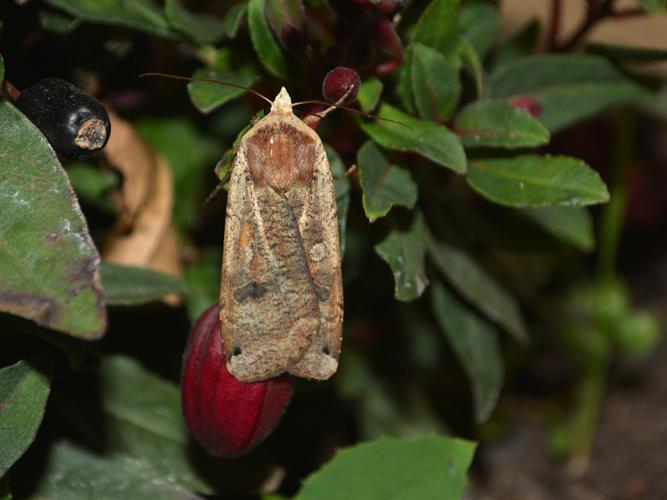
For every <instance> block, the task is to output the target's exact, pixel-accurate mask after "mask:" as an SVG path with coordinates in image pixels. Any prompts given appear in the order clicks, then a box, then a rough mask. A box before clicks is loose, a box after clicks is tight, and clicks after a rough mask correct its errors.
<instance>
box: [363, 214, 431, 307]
mask: <svg viewBox="0 0 667 500" xmlns="http://www.w3.org/2000/svg"><path fill="white" fill-rule="evenodd" d="M428 240H429V234H428V228H427V227H426V223H425V222H424V216H423V215H422V214H421V213H420V212H417V213H416V215H415V217H414V219H413V221H412V225H411V226H410V227H409V228H408V229H407V230H404V231H401V230H396V229H395V230H393V231H391V232H390V233H389V235H388V236H387V237H386V238H385V239H384V240H382V241H381V242H380V243H378V244H377V245H375V252H376V253H377V254H378V255H379V256H380V257H381V258H382V260H384V261H385V262H386V263H387V264H388V265H389V267H390V268H391V271H392V273H393V274H394V297H396V299H397V300H400V301H403V302H410V301H411V300H415V299H418V298H419V297H421V295H422V293H424V290H425V289H426V286H427V285H428V278H427V277H426V271H425V269H424V256H425V254H426V246H427V245H428Z"/></svg>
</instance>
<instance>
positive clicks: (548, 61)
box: [488, 54, 647, 132]
mask: <svg viewBox="0 0 667 500" xmlns="http://www.w3.org/2000/svg"><path fill="white" fill-rule="evenodd" d="M488 85H489V88H490V92H491V94H492V97H498V98H507V97H512V96H517V95H530V96H531V97H533V98H534V99H535V100H537V102H538V103H539V104H540V106H541V107H542V114H541V116H540V120H541V121H542V123H544V125H545V126H546V127H547V128H548V129H549V130H551V131H552V132H554V131H556V130H560V129H562V128H564V127H566V126H568V125H571V124H572V123H575V122H577V121H579V120H582V119H584V118H588V117H590V116H593V115H595V114H596V113H599V112H601V111H604V110H605V109H607V108H609V107H612V106H615V105H619V104H623V103H628V102H632V101H636V100H638V99H640V98H642V97H644V96H646V95H647V91H646V90H645V89H644V88H642V87H641V86H640V85H638V84H637V83H635V82H634V81H632V80H630V79H628V77H626V76H625V75H624V74H623V73H622V72H621V71H620V70H618V69H617V68H616V67H615V66H614V65H613V64H611V63H610V62H609V61H608V60H606V59H604V58H602V57H598V56H594V55H577V54H547V55H540V56H531V57H524V58H522V59H516V60H514V61H512V62H510V63H508V64H505V65H503V66H500V67H498V68H497V69H496V70H495V71H494V72H493V73H492V74H491V76H490V77H489V79H488Z"/></svg>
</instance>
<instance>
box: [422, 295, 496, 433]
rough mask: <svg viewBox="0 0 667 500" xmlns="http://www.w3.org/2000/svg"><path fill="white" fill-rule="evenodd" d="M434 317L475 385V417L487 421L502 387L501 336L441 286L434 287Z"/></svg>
mask: <svg viewBox="0 0 667 500" xmlns="http://www.w3.org/2000/svg"><path fill="white" fill-rule="evenodd" d="M431 301H432V304H433V311H434V313H435V317H436V319H437V321H438V324H439V325H440V328H441V329H442V331H443V333H444V334H445V336H446V337H447V340H448V341H449V344H450V345H451V346H452V349H453V350H454V352H455V353H456V356H457V357H458V359H459V361H460V362H461V365H462V366H463V369H464V370H465V372H466V373H467V374H468V379H469V380H470V384H471V385H472V393H473V401H474V403H475V417H476V419H477V421H478V422H484V421H486V420H488V418H489V416H490V415H491V412H492V411H493V409H494V408H495V406H496V402H497V401H498V396H499V395H500V389H501V387H502V385H503V359H502V356H501V353H500V346H499V344H498V332H497V331H496V329H495V328H494V327H493V325H491V324H490V323H489V322H487V321H486V320H484V319H483V318H481V317H480V316H478V315H477V314H475V313H474V312H473V311H472V310H471V309H470V308H469V307H468V306H467V305H465V304H464V303H463V302H461V301H460V300H459V299H458V298H456V297H455V296H454V295H453V294H452V293H451V292H449V291H448V290H447V289H446V288H445V287H444V286H442V284H440V283H439V282H434V283H433V285H432V287H431Z"/></svg>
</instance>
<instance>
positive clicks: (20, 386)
mask: <svg viewBox="0 0 667 500" xmlns="http://www.w3.org/2000/svg"><path fill="white" fill-rule="evenodd" d="M52 371H53V360H52V359H50V358H44V357H40V358H31V359H29V360H26V361H19V362H18V363H15V364H13V365H11V366H7V367H5V368H2V369H0V429H2V433H0V477H2V476H4V474H5V473H6V472H7V470H9V468H10V467H11V466H12V465H13V464H14V462H16V460H18V459H19V458H20V457H21V455H23V453H24V452H25V451H26V450H27V449H28V446H30V444H31V443H32V441H33V440H34V439H35V434H37V429H38V428H39V424H40V423H41V422H42V417H43V416H44V409H45V407H46V400H47V399H48V397H49V391H50V390H51V373H52Z"/></svg>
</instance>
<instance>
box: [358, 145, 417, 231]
mask: <svg viewBox="0 0 667 500" xmlns="http://www.w3.org/2000/svg"><path fill="white" fill-rule="evenodd" d="M357 166H358V167H359V183H360V184H361V189H362V191H363V193H364V194H363V197H362V202H363V206H364V212H366V216H367V217H368V220H369V221H370V222H373V221H374V220H376V219H378V218H380V217H384V216H385V215H387V214H388V213H389V210H391V207H392V206H394V205H402V206H404V207H408V208H414V206H415V203H416V202H417V185H416V184H415V183H414V182H413V181H412V178H411V177H410V172H409V171H408V170H406V169H405V168H402V167H401V166H399V165H396V164H394V163H392V162H390V161H389V160H388V159H387V157H386V156H385V155H384V154H383V153H382V150H380V148H378V147H377V146H376V145H375V143H374V142H372V141H367V142H366V143H365V144H364V145H363V146H362V147H361V148H360V149H359V152H358V153H357Z"/></svg>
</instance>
